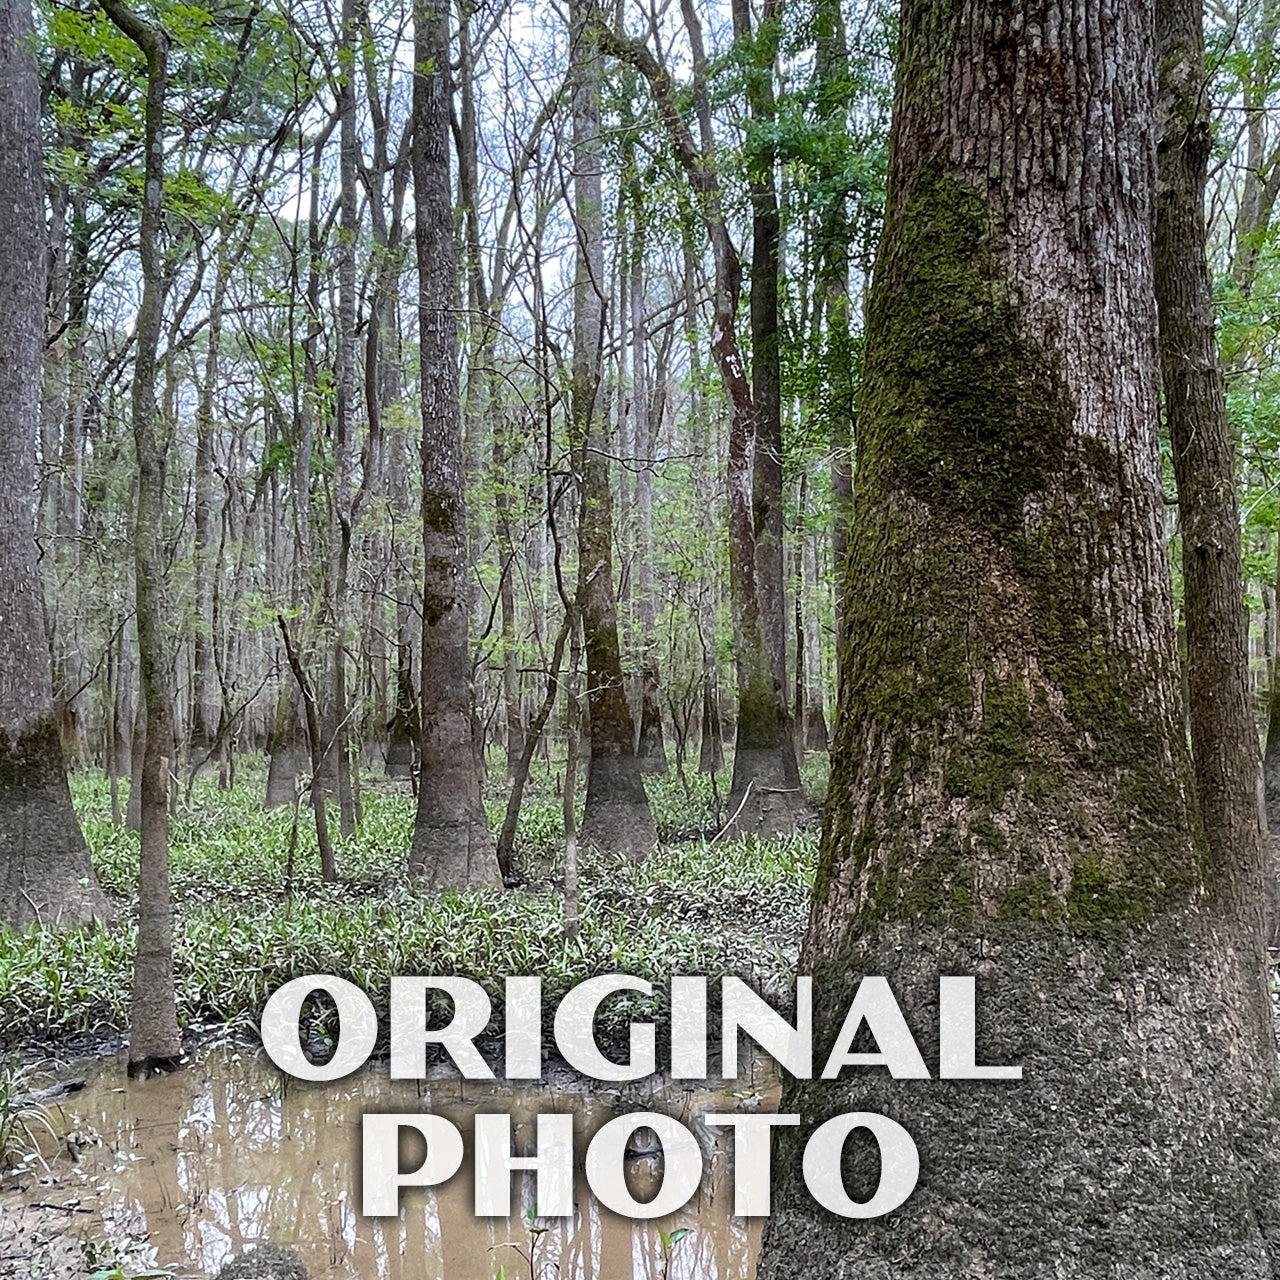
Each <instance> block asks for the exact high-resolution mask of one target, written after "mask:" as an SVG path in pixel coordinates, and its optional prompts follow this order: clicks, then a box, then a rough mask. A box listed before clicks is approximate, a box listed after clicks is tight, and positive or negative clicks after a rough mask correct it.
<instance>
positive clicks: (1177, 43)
mask: <svg viewBox="0 0 1280 1280" xmlns="http://www.w3.org/2000/svg"><path fill="white" fill-rule="evenodd" d="M1156 24H1157V34H1158V37H1159V47H1160V61H1159V66H1160V94H1159V108H1158V109H1159V116H1158V120H1159V138H1158V142H1159V150H1158V156H1159V171H1158V184H1157V191H1158V195H1157V201H1156V239H1155V288H1156V299H1157V302H1158V304H1159V314H1160V367H1161V373H1162V376H1163V381H1164V401H1165V417H1166V421H1167V422H1168V427H1169V438H1170V443H1171V444H1172V447H1173V469H1174V477H1175V479H1176V482H1177V486H1178V513H1179V517H1180V523H1181V528H1182V577H1183V584H1184V588H1183V614H1184V616H1185V618H1186V625H1187V691H1188V709H1189V711H1190V721H1191V754H1192V758H1193V760H1194V761H1195V771H1196V792H1197V795H1198V796H1199V799H1200V812H1201V816H1202V819H1203V821H1204V828H1205V835H1206V837H1207V838H1208V841H1209V852H1210V854H1211V855H1212V857H1213V859H1214V861H1215V863H1216V864H1217V865H1218V867H1219V868H1220V869H1221V871H1222V872H1223V874H1224V875H1225V876H1226V877H1227V880H1228V882H1229V883H1230V884H1231V886H1232V887H1233V895H1234V903H1235V907H1236V909H1237V911H1238V912H1240V913H1243V912H1256V911H1261V910H1262V909H1263V907H1264V905H1270V906H1274V903H1268V902H1267V897H1266V895H1268V894H1269V895H1271V896H1272V897H1274V893H1275V886H1274V877H1271V878H1269V879H1268V883H1267V886H1266V889H1265V890H1264V884H1263V875H1262V854H1261V832H1260V829H1259V809H1258V784H1259V778H1258V766H1259V761H1258V735H1257V730H1256V728H1255V726H1254V721H1253V699H1252V697H1251V695H1250V691H1249V658H1248V653H1247V650H1246V643H1247V625H1248V614H1247V612H1246V609H1245V602H1244V573H1243V569H1242V566H1241V553H1240V507H1239V501H1238V499H1237V496H1236V459H1235V446H1234V442H1233V441H1232V438H1231V430H1230V427H1229V426H1228V424H1227V402H1226V394H1225V391H1224V388H1223V376H1222V366H1221V364H1220V362H1219V360H1218V344H1217V337H1216V334H1215V331H1214V315H1213V286H1212V283H1211V281H1210V279H1209V265H1208V260H1207V258H1206V256H1205V222H1204V194H1205V183H1206V179H1207V172H1208V162H1209V154H1210V151H1211V150H1212V145H1213V139H1212V133H1211V129H1212V120H1211V116H1210V111H1209V103H1208V102H1207V101H1206V100H1205V96H1204V15H1203V11H1202V0H1156Z"/></svg>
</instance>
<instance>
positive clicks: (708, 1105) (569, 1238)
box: [28, 1049, 776, 1280]
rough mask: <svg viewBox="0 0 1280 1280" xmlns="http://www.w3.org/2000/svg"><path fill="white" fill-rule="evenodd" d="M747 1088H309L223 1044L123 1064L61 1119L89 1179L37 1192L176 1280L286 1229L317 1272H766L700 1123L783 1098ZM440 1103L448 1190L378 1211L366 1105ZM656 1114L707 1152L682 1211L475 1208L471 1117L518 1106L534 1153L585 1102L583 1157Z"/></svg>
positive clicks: (641, 1166) (567, 1279) (646, 1181)
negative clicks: (373, 1209) (130, 1067)
mask: <svg viewBox="0 0 1280 1280" xmlns="http://www.w3.org/2000/svg"><path fill="white" fill-rule="evenodd" d="M737 1083H738V1085H739V1089H738V1092H736V1093H734V1092H731V1091H729V1090H728V1089H726V1090H725V1091H723V1092H715V1091H699V1092H692V1091H689V1090H687V1089H684V1088H681V1087H680V1086H678V1085H672V1084H670V1083H668V1084H666V1085H665V1086H662V1085H658V1086H656V1087H653V1088H648V1087H646V1088H645V1089H644V1090H643V1091H639V1090H637V1088H636V1087H635V1086H629V1087H628V1092H627V1093H626V1094H625V1096H624V1095H623V1094H622V1093H620V1092H612V1093H610V1092H603V1091H602V1088H603V1087H602V1086H599V1085H596V1086H595V1087H594V1089H593V1091H592V1092H591V1093H584V1092H583V1091H581V1090H580V1089H577V1088H569V1087H565V1088H559V1089H558V1088H556V1087H555V1086H548V1085H536V1086H528V1085H521V1086H519V1087H517V1086H515V1085H509V1084H477V1083H474V1082H467V1081H461V1080H457V1079H453V1078H447V1077H441V1078H439V1079H434V1078H433V1079H428V1080H427V1081H425V1082H419V1081H392V1080H391V1079H389V1077H388V1076H387V1074H386V1072H385V1069H384V1070H377V1069H366V1070H364V1071H361V1072H359V1073H357V1074H355V1075H353V1076H351V1077H349V1078H347V1079H346V1080H343V1081H340V1082H338V1083H335V1084H307V1083H303V1082H300V1081H298V1080H295V1079H292V1078H287V1077H285V1076H283V1075H282V1073H280V1072H279V1071H277V1070H276V1069H275V1068H274V1067H273V1066H271V1064H270V1063H268V1062H266V1061H265V1060H264V1059H262V1058H260V1057H258V1056H256V1055H254V1054H252V1053H248V1052H243V1053H238V1052H235V1051H234V1050H230V1049H220V1050H216V1051H210V1052H208V1053H206V1054H204V1055H202V1057H201V1058H200V1059H199V1061H198V1062H197V1063H196V1064H195V1065H194V1066H192V1067H191V1068H190V1069H189V1070H186V1071H182V1072H178V1073H176V1074H174V1075H172V1076H167V1077H163V1078H158V1079H153V1080H148V1081H144V1082H134V1081H129V1080H127V1079H126V1078H125V1077H124V1073H123V1070H122V1069H121V1068H120V1067H119V1065H118V1064H115V1063H111V1064H108V1065H106V1066H104V1067H102V1068H100V1069H99V1070H98V1071H97V1072H96V1073H95V1074H93V1075H91V1076H90V1078H89V1081H88V1084H87V1087H86V1088H85V1089H84V1091H83V1092H81V1093H79V1094H77V1095H75V1096H74V1097H72V1098H69V1099H67V1100H65V1101H63V1102H61V1103H59V1104H58V1106H57V1108H56V1109H55V1111H54V1113H53V1119H54V1123H55V1127H57V1126H58V1125H61V1126H62V1128H63V1129H64V1130H65V1131H66V1132H68V1133H71V1134H73V1135H74V1137H73V1143H74V1145H75V1146H76V1147H77V1148H78V1150H79V1163H78V1165H77V1166H76V1169H77V1173H76V1174H75V1175H74V1177H73V1178H69V1177H68V1176H66V1171H65V1168H63V1167H58V1166H55V1167H56V1168H57V1171H58V1173H59V1175H60V1180H59V1184H58V1190H57V1191H53V1190H52V1188H50V1187H49V1186H48V1185H46V1186H44V1187H38V1188H34V1189H33V1190H32V1191H31V1192H29V1193H28V1199H31V1198H33V1197H42V1198H43V1199H44V1200H46V1201H48V1200H56V1199H57V1197H58V1195H63V1196H72V1195H74V1196H76V1197H78V1199H77V1200H76V1203H77V1206H78V1211H79V1212H81V1213H83V1211H84V1208H85V1207H89V1208H91V1209H92V1210H93V1212H94V1213H95V1214H97V1215H100V1217H101V1232H100V1234H102V1235H103V1236H105V1238H106V1239H107V1240H108V1241H109V1242H110V1243H112V1244H114V1245H117V1246H121V1247H125V1246H128V1245H129V1244H131V1243H136V1242H138V1241H149V1242H150V1245H151V1246H152V1247H153V1248H154V1251H155V1257H156V1259H157V1261H158V1262H159V1263H160V1264H161V1265H163V1266H170V1267H172V1268H174V1274H175V1275H176V1276H183V1275H190V1276H199V1275H202V1274H206V1273H207V1274H213V1273H215V1272H216V1271H217V1270H218V1268H219V1267H221V1266H222V1264H223V1263H224V1262H226V1261H227V1259H228V1258H230V1257H232V1256H233V1255H234V1254H237V1253H240V1252H243V1251H244V1250H245V1249H248V1248H252V1247H253V1246H254V1245H256V1244H260V1243H266V1242H269V1241H273V1242H276V1243H279V1244H285V1245H288V1246H290V1247H291V1248H293V1249H294V1250H295V1251H296V1252H297V1253H298V1254H299V1255H300V1256H301V1257H302V1259H303V1261H304V1262H305V1263H306V1265H307V1267H308V1269H309V1271H310V1273H311V1275H312V1277H313V1280H374V1278H375V1277H376V1278H377V1280H495V1277H497V1276H498V1275H499V1274H500V1272H499V1268H501V1269H502V1272H501V1274H504V1275H505V1276H506V1277H507V1278H508V1280H518V1278H519V1277H532V1280H548V1278H550V1277H556V1278H557V1280H750V1277H751V1276H752V1275H753V1274H754V1259H755V1254H756V1251H757V1248H758V1245H759V1238H760V1225H761V1224H760V1222H759V1220H744V1219H741V1218H735V1217H733V1216H731V1212H730V1211H731V1209H732V1201H733V1194H732V1179H731V1170H730V1167H729V1163H728V1159H727V1156H728V1149H729V1144H730V1141H731V1140H730V1139H729V1137H728V1134H727V1131H725V1130H707V1129H705V1128H703V1127H702V1126H701V1125H700V1124H699V1122H698V1121H699V1118H700V1117H701V1116H702V1115H703V1114H704V1113H705V1112H709V1111H730V1110H741V1109H743V1108H744V1107H751V1106H753V1105H759V1106H762V1107H772V1106H773V1105H775V1104H776V1089H774V1087H773V1085H772V1083H771V1082H770V1081H764V1080H762V1082H761V1085H760V1089H759V1091H758V1092H757V1091H755V1090H754V1089H753V1087H752V1086H751V1085H750V1084H748V1083H746V1082H745V1081H739V1082H737ZM428 1110H429V1111H433V1112H436V1113H438V1114H441V1115H444V1116H446V1117H447V1118H448V1119H450V1120H452V1121H453V1122H454V1123H455V1124H457V1125H458V1127H459V1129H460V1130H461V1131H462V1133H463V1137H464V1140H465V1142H466V1147H467V1153H466V1158H465V1159H464V1161H463V1165H462V1169H461V1170H460V1171H459V1173H458V1174H457V1175H455V1177H453V1178H452V1179H451V1180H450V1181H449V1182H448V1183H446V1184H445V1185H444V1186H442V1187H439V1188H435V1189H427V1188H424V1189H412V1190H406V1191H404V1192H402V1194H401V1206H402V1207H401V1213H400V1216H399V1218H398V1219H397V1218H365V1217H362V1216H361V1215H360V1212H359V1208H360V1204H359V1194H360V1159H361V1152H360V1140H361V1116H362V1114H363V1113H364V1112H376V1111H403V1112H414V1111H428ZM643 1110H655V1111H664V1112H667V1113H668V1114H670V1115H673V1116H675V1117H676V1118H677V1119H679V1120H681V1121H682V1122H683V1123H685V1124H687V1125H688V1126H689V1127H690V1128H691V1129H692V1130H693V1131H694V1132H695V1133H696V1134H697V1135H698V1138H699V1141H700V1143H701V1145H702V1148H703V1151H704V1153H705V1157H706V1158H705V1160H704V1176H703V1181H702V1185H701V1187H700V1190H699V1192H698V1194H697V1195H696V1196H695V1197H694V1199H693V1200H692V1201H691V1202H690V1203H689V1204H688V1205H687V1206H686V1207H685V1208H684V1209H683V1210H682V1211H680V1212H679V1213H676V1214H673V1215H672V1216H671V1217H669V1218H665V1219H660V1220H657V1221H655V1222H644V1221H632V1220H631V1219H627V1218H622V1217H618V1216H616V1215H614V1214H612V1213H610V1212H608V1211H606V1210H603V1209H602V1208H601V1207H600V1205H599V1204H598V1203H597V1202H596V1201H595V1200H594V1198H593V1197H591V1196H590V1195H589V1194H588V1192H587V1189H586V1186H585V1183H583V1182H582V1181H581V1179H580V1180H579V1183H578V1187H577V1197H576V1199H577V1212H576V1214H575V1216H574V1217H573V1218H564V1219H545V1220H533V1219H526V1218H520V1217H514V1216H513V1218H512V1219H510V1220H507V1219H484V1218H477V1217H475V1216H474V1213H473V1194H474V1189H473V1183H472V1180H471V1167H472V1162H471V1133H470V1129H471V1126H470V1119H469V1117H470V1115H471V1114H473V1113H475V1112H477V1111H490V1112H494V1111H502V1112H507V1113H508V1114H510V1115H511V1117H512V1127H513V1131H514V1134H515V1141H516V1144H517V1148H518V1149H521V1150H527V1149H528V1148H529V1147H531V1146H532V1144H533V1140H534V1135H535V1123H536V1116H537V1115H538V1113H540V1112H547V1111H562V1112H571V1113H572V1114H573V1115H574V1116H575V1126H574V1127H575V1135H576V1136H577V1139H578V1140H577V1152H578V1166H579V1168H580V1167H581V1153H582V1150H583V1148H584V1146H585V1142H586V1140H587V1139H589V1137H590V1135H591V1134H592V1133H594V1131H595V1130H596V1129H598V1128H599V1127H600V1125H602V1124H604V1123H605V1122H606V1121H608V1120H610V1119H612V1118H613V1117H614V1116H615V1115H617V1114H621V1113H623V1112H629V1111H643ZM637 1145H638V1146H639V1148H640V1150H637V1151H634V1152H633V1156H632V1158H631V1159H630V1161H629V1164H628V1167H627V1181H628V1186H629V1188H630V1189H631V1191H632V1194H633V1195H634V1196H635V1197H636V1198H637V1199H640V1200H647V1199H649V1198H651V1197H652V1195H653V1193H654V1192H656V1190H657V1187H658V1185H659V1180H660V1178H661V1156H660V1153H659V1152H658V1151H657V1150H656V1149H655V1150H645V1149H644V1144H643V1142H641V1143H638V1144H637ZM420 1155H421V1153H420V1152H419V1153H418V1155H417V1157H414V1156H413V1155H411V1154H410V1155H409V1156H407V1157H406V1161H405V1164H404V1166H403V1167H405V1168H411V1167H416V1164H417V1163H418V1161H419V1160H420ZM65 1163H66V1157H65V1156H64V1157H61V1165H65ZM73 1182H74V1184H77V1185H76V1186H75V1189H74V1191H73ZM517 1187H518V1188H519V1190H518V1191H517V1193H516V1194H514V1195H513V1197H512V1203H513V1205H517V1204H520V1197H521V1195H523V1200H524V1211H525V1212H526V1213H531V1212H532V1210H533V1204H532V1199H531V1197H532V1179H531V1178H529V1177H523V1178H520V1180H519V1181H518V1183H517ZM69 1202H70V1201H69ZM93 1225H94V1226H95V1227H96V1226H97V1223H96V1222H95V1223H94V1224H93ZM682 1228H683V1229H684V1231H683V1232H682V1231H681V1229H682ZM660 1229H661V1231H660ZM662 1233H666V1237H667V1240H666V1241H664V1239H663V1235H662ZM673 1233H674V1234H675V1241H674V1243H670V1241H671V1239H672V1235H673ZM531 1253H532V1262H531V1261H530V1257H529V1255H530V1254H531Z"/></svg>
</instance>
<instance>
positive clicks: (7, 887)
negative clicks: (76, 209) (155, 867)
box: [0, 0, 112, 927]
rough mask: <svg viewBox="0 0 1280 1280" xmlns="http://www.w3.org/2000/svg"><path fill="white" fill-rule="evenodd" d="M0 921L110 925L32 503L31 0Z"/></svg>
mask: <svg viewBox="0 0 1280 1280" xmlns="http://www.w3.org/2000/svg"><path fill="white" fill-rule="evenodd" d="M0 134H3V137H4V145H3V146H0V191H3V192H4V196H3V198H0V297H2V298H3V300H4V301H3V305H0V351H2V352H3V353H4V359H3V360H2V361H0V477H3V480H2V484H0V618H3V619H4V631H3V643H0V922H2V923H4V924H7V925H11V926H15V927H17V926H21V925H24V924H27V923H29V922H31V921H33V920H37V921H40V922H42V923H45V924H52V923H58V922H71V921H82V920H88V919H91V918H92V917H94V916H97V917H99V918H101V919H107V918H109V917H110V915H111V914H112V912H111V908H110V905H109V904H108V902H107V899H106V897H105V896H104V895H103V893H102V891H101V889H99V887H98V882H97V880H96V878H95V877H94V873H93V868H92V866H91V865H90V862H89V853H88V850H87V849H86V848H85V843H84V837H83V836H82V835H81V833H80V826H79V823H78V822H77V820H76V815H75V810H74V809H73V808H72V807H71V794H70V792H69V791H68V789H67V774H66V767H65V765H64V763H63V756H62V743H61V739H60V737H59V725H58V712H57V710H56V708H55V707H54V703H53V688H52V683H51V678H50V670H49V646H48V642H47V639H46V636H45V621H44V603H43V598H42V589H41V583H40V574H39V570H38V568H37V559H36V543H35V522H34V512H33V495H34V493H35V455H36V431H37V428H38V424H39V408H40V371H41V363H42V356H43V352H42V339H43V337H44V333H45V325H44V306H45V248H46V240H45V226H44V194H43V179H42V160H41V148H40V89H39V81H38V79H37V72H36V66H35V62H34V60H33V57H32V29H31V10H30V7H29V5H28V4H27V2H26V0H4V3H2V4H0Z"/></svg>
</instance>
